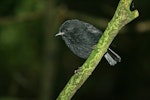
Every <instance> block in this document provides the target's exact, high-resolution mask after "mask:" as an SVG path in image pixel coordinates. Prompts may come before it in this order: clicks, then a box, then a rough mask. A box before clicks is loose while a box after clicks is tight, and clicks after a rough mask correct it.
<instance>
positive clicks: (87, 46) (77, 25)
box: [56, 19, 121, 66]
mask: <svg viewBox="0 0 150 100" xmlns="http://www.w3.org/2000/svg"><path fill="white" fill-rule="evenodd" d="M58 35H61V36H62V38H63V40H64V41H65V43H66V45H67V46H68V47H69V48H70V49H71V51H72V52H73V53H74V54H76V55H77V56H79V57H81V58H84V59H86V58H87V57H88V56H89V55H90V53H91V51H92V50H93V48H94V46H95V45H96V44H97V43H98V40H99V39H100V37H101V35H102V32H101V31H100V30H98V29H97V28H95V27H94V26H93V25H91V24H89V23H86V22H83V21H80V20H77V19H73V20H67V21H65V22H64V23H63V24H62V25H61V27H60V29H59V33H58V34H56V36H58ZM104 57H105V58H106V60H107V61H108V62H109V64H110V65H112V66H113V65H115V64H116V63H117V62H120V61H121V58H120V56H119V55H117V54H116V53H115V52H114V51H112V50H111V49H108V52H107V53H106V54H105V55H104Z"/></svg>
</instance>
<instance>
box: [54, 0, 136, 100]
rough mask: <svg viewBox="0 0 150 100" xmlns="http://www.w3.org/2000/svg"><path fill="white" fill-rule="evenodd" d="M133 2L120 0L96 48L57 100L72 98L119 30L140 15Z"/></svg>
mask: <svg viewBox="0 0 150 100" xmlns="http://www.w3.org/2000/svg"><path fill="white" fill-rule="evenodd" d="M131 2H132V0H120V2H119V5H118V7H117V10H116V12H115V14H114V16H113V18H112V20H111V21H110V22H109V23H108V26H107V28H106V30H105V32H104V34H103V35H102V37H101V38H100V40H99V42H98V44H97V46H96V48H95V49H94V50H93V51H92V53H91V55H90V56H89V58H88V59H87V60H86V61H85V63H84V64H83V65H82V66H81V67H80V68H79V69H78V70H77V71H76V73H75V74H74V75H73V76H72V77H71V78H70V80H69V82H68V83H67V85H66V86H65V88H64V89H63V90H62V92H61V93H60V94H59V96H58V98H57V100H70V99H71V98H72V96H73V95H74V94H75V92H76V91H77V90H78V89H79V88H80V87H81V85H82V84H83V83H84V82H85V81H86V80H87V78H88V77H89V76H90V75H91V74H92V72H93V71H94V69H95V68H96V66H97V65H98V63H99V62H100V60H101V59H102V57H103V55H104V54H105V53H106V51H107V49H108V47H109V45H110V44H111V42H112V41H113V39H114V38H115V36H116V35H117V34H118V32H119V30H120V29H121V28H122V27H123V26H125V25H126V24H127V23H129V22H131V21H132V20H134V19H135V18H137V17H138V16H139V13H138V11H137V10H134V11H130V5H131Z"/></svg>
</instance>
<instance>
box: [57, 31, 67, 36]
mask: <svg viewBox="0 0 150 100" xmlns="http://www.w3.org/2000/svg"><path fill="white" fill-rule="evenodd" d="M64 34H65V33H64V32H59V33H57V34H56V35H55V36H59V35H64Z"/></svg>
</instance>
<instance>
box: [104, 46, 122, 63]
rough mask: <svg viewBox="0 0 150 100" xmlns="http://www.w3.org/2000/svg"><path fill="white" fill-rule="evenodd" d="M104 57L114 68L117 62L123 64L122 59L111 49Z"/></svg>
mask: <svg viewBox="0 0 150 100" xmlns="http://www.w3.org/2000/svg"><path fill="white" fill-rule="evenodd" d="M104 57H105V58H106V60H107V61H108V63H109V64H110V65H111V66H114V65H115V64H116V63H117V62H121V57H120V56H119V55H118V54H116V53H115V52H114V51H113V50H111V49H110V48H109V49H108V51H107V53H106V54H105V55H104Z"/></svg>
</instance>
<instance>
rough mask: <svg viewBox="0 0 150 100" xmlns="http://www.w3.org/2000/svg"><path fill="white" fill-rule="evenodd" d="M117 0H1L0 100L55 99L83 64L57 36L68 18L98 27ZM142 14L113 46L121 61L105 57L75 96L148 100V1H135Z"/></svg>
mask: <svg viewBox="0 0 150 100" xmlns="http://www.w3.org/2000/svg"><path fill="white" fill-rule="evenodd" d="M117 4H118V0H117V1H115V2H114V1H112V0H82V1H81V0H19V1H18V0H1V1H0V100H54V99H56V97H57V96H58V94H59V92H60V91H61V90H62V88H63V87H64V86H65V84H66V83H67V81H68V79H69V78H70V77H71V75H73V73H74V70H75V69H77V68H78V67H79V66H81V65H82V63H83V62H84V60H83V59H80V58H78V57H76V56H75V55H74V54H72V52H71V51H70V50H69V49H68V48H67V47H66V45H65V44H64V42H63V40H62V39H61V38H60V37H55V34H56V33H57V32H58V30H59V26H60V25H61V23H62V22H63V21H65V20H66V19H72V18H77V19H80V20H84V21H87V22H89V23H91V24H93V25H95V26H97V27H98V28H99V29H101V30H102V31H103V30H104V29H105V28H106V26H107V23H108V21H109V20H110V19H111V18H112V16H113V14H114V11H115V9H116V7H117ZM134 7H135V8H136V9H138V10H139V13H140V16H139V18H137V19H136V20H134V21H133V22H132V23H130V24H128V25H127V26H125V27H124V28H123V29H122V30H121V32H120V34H119V35H118V36H117V37H116V39H115V40H114V42H113V44H112V45H111V46H112V49H113V50H115V51H116V52H117V53H118V54H119V55H120V56H121V57H122V62H121V63H118V64H117V65H116V66H115V67H110V66H109V64H108V63H107V62H106V61H105V59H103V60H102V61H101V62H100V64H99V66H98V67H97V68H96V70H95V71H94V73H93V74H92V75H91V77H90V78H89V79H88V80H87V82H86V83H85V84H84V85H83V86H82V87H81V89H80V90H79V91H78V92H77V94H76V95H75V96H74V97H73V100H84V99H85V100H88V99H89V100H91V99H94V100H112V99H118V100H124V99H126V100H130V99H131V100H149V99H150V95H149V93H150V61H149V60H150V52H149V51H150V46H149V43H150V34H149V33H150V14H149V10H148V9H150V1H149V0H143V1H141V0H134Z"/></svg>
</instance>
